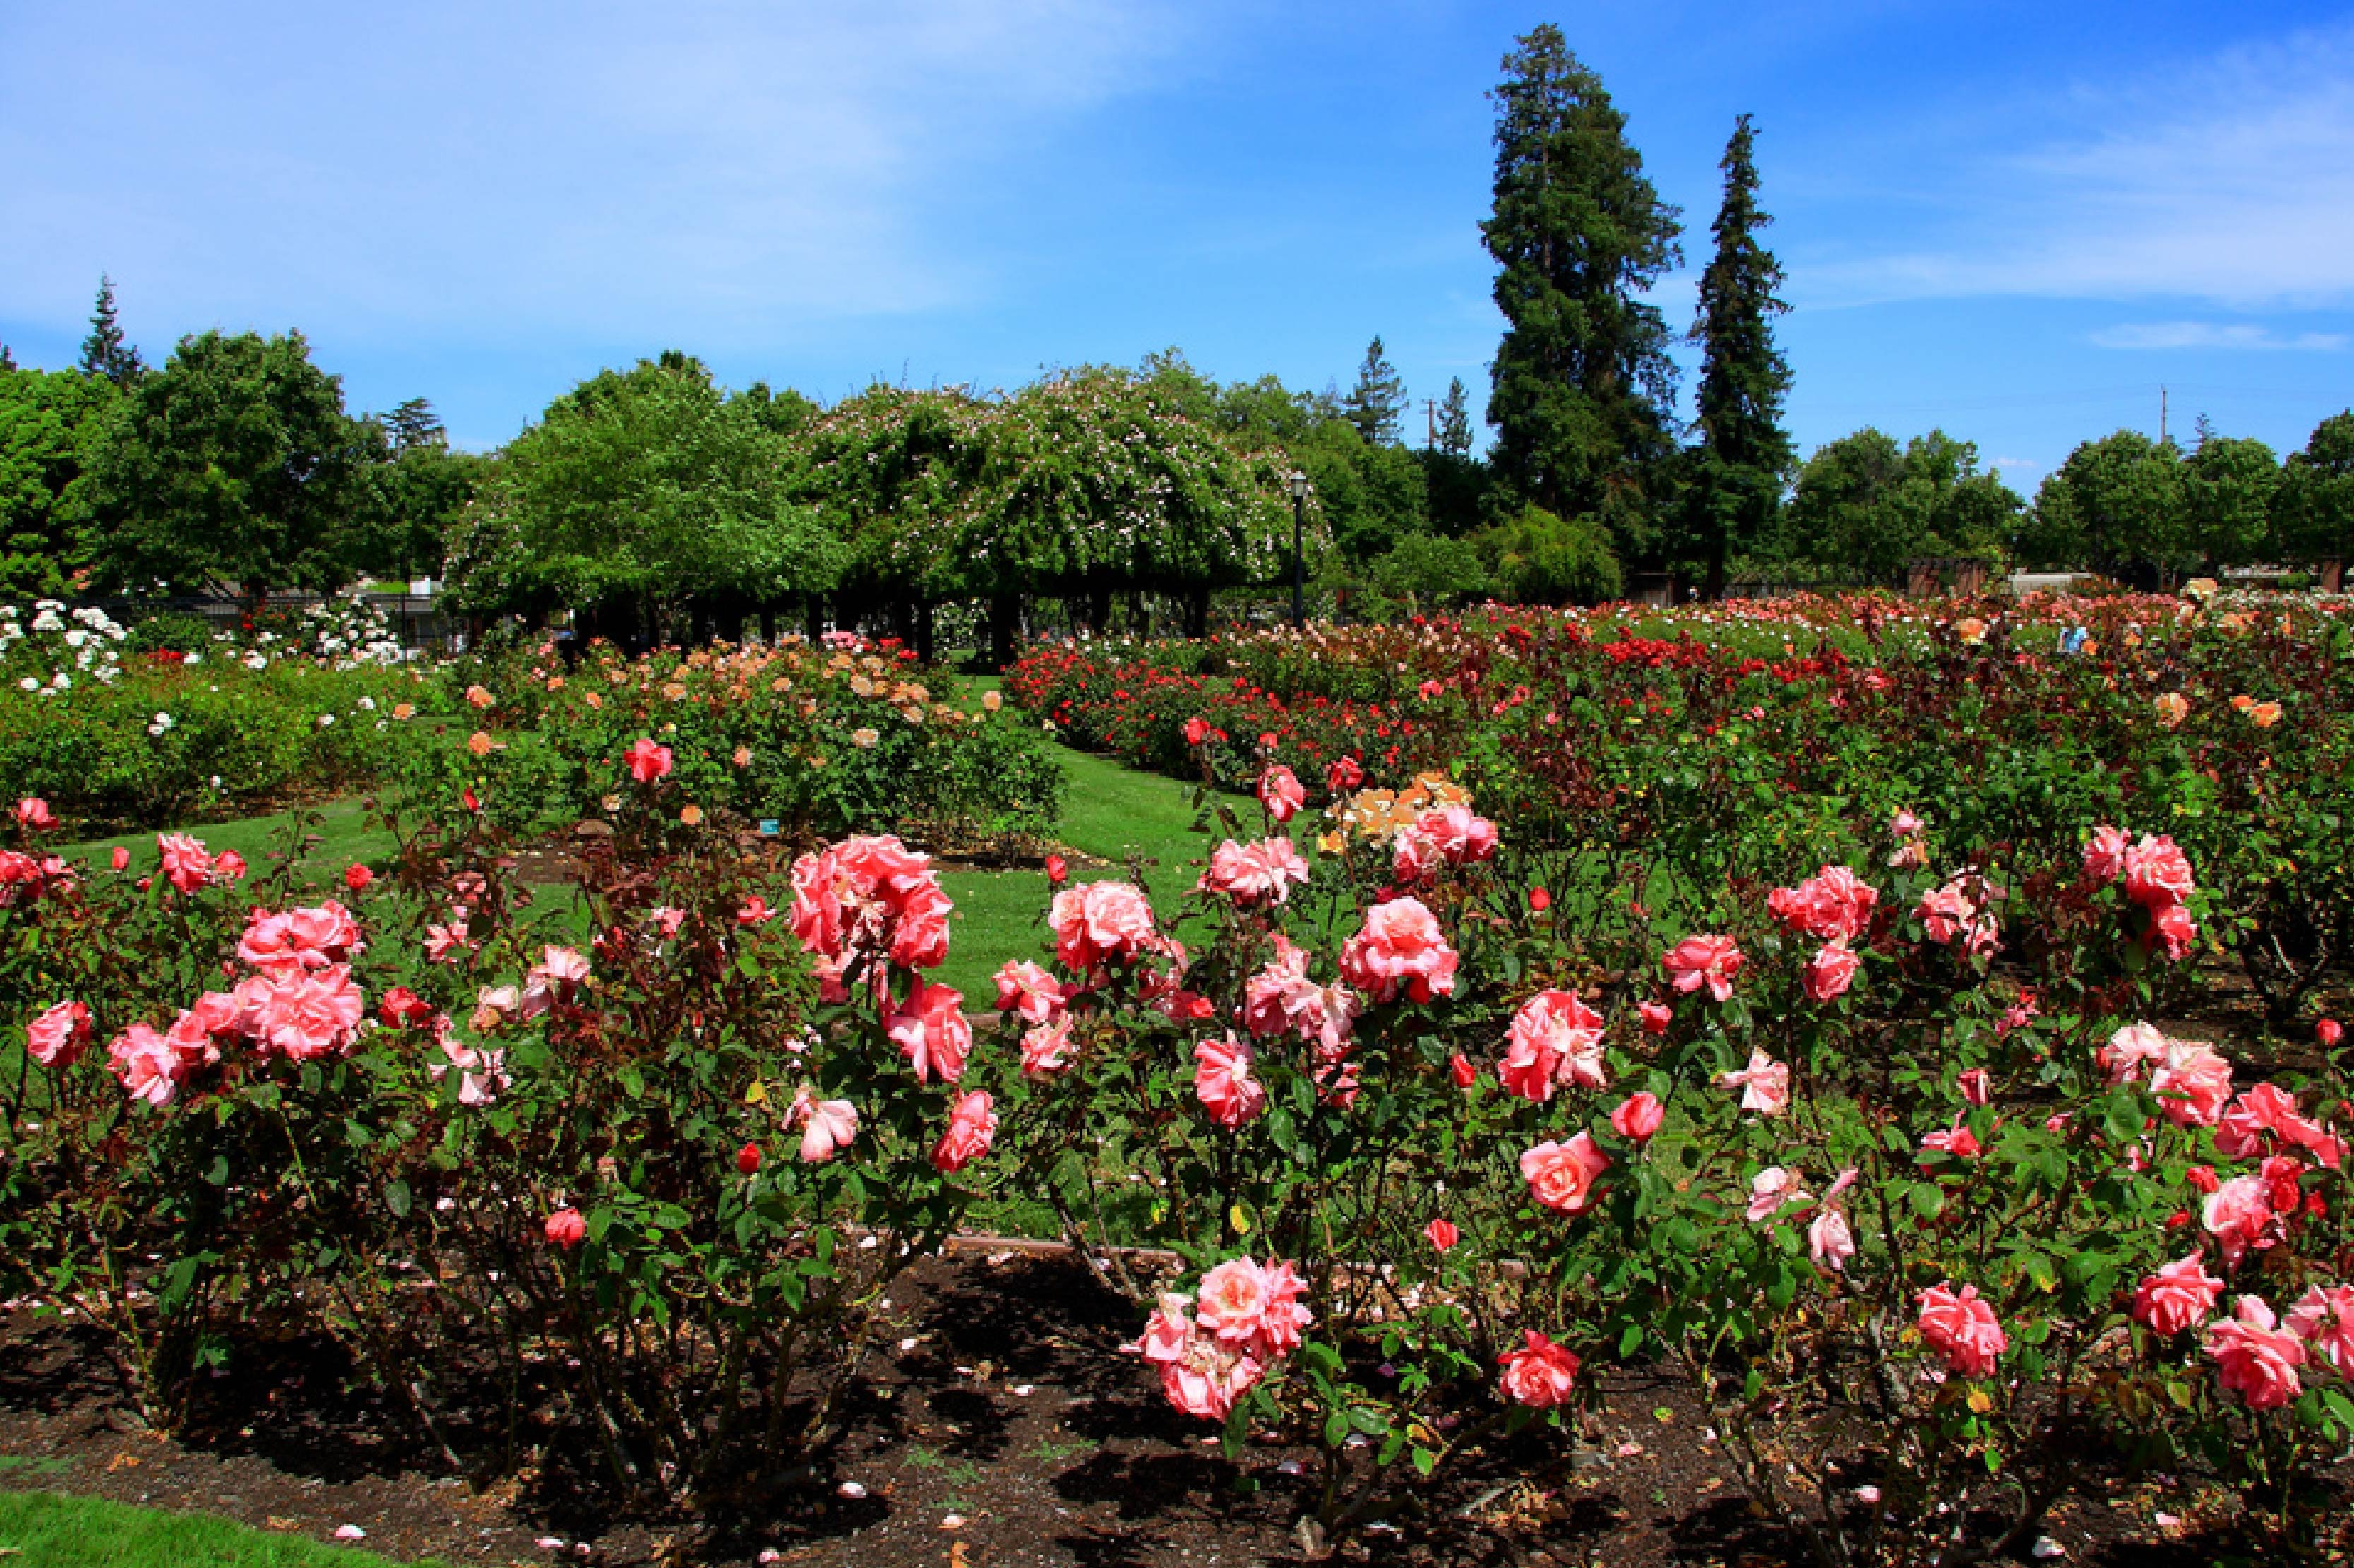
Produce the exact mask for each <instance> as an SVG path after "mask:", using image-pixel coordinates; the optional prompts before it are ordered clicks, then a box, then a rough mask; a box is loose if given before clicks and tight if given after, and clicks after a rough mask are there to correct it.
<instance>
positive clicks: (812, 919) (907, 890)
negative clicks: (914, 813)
mask: <svg viewBox="0 0 2354 1568" xmlns="http://www.w3.org/2000/svg"><path fill="white" fill-rule="evenodd" d="M766 907H767V906H766V904H765V902H763V903H762V905H761V908H762V913H763V916H765V913H766ZM954 908H955V905H954V904H953V903H952V902H951V901H950V900H949V895H947V894H946V893H945V892H943V891H941V888H940V885H939V880H938V877H937V876H935V875H934V874H933V873H932V870H931V862H930V860H929V858H928V857H927V856H924V855H921V854H917V853H915V852H914V851H912V850H910V849H908V848H907V846H906V845H905V844H903V843H901V842H899V841H898V840H897V839H896V838H894V837H892V836H890V835H888V834H885V835H882V836H879V837H867V838H853V839H844V840H843V842H841V843H838V844H835V845H832V847H830V848H827V849H823V850H820V851H818V852H816V853H812V854H805V855H803V856H801V859H799V860H797V861H795V862H794V863H793V907H792V913H791V915H790V917H789V921H788V923H789V924H790V926H791V927H792V932H793V936H794V938H795V939H796V940H798V941H799V942H800V943H801V947H802V948H804V949H805V950H806V951H808V952H809V953H810V954H811V957H813V958H814V959H817V960H818V965H819V969H820V973H821V977H823V976H825V975H826V974H828V973H829V972H830V973H831V975H832V977H833V989H834V990H836V991H839V989H840V980H841V977H842V976H843V974H844V973H845V972H846V971H847V970H849V969H850V968H851V967H852V966H853V965H854V964H860V963H871V962H873V961H875V959H888V960H889V961H890V962H892V963H894V964H896V965H898V966H899V967H901V968H903V969H937V968H938V967H939V965H940V964H942V963H943V962H945V961H946V960H947V959H948V955H949V914H950V912H951V911H952V910H953V909H954ZM834 1000H839V997H836V998H834Z"/></svg>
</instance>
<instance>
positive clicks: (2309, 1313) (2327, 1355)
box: [2288, 1285, 2354, 1379]
mask: <svg viewBox="0 0 2354 1568" xmlns="http://www.w3.org/2000/svg"><path fill="white" fill-rule="evenodd" d="M2288 1326H2289V1328H2290V1330H2292V1331H2294V1332H2295V1333H2296V1337H2297V1338H2298V1339H2300V1340H2304V1341H2306V1343H2307V1344H2309V1345H2311V1346H2312V1347H2313V1354H2314V1356H2315V1357H2317V1359H2319V1360H2321V1361H2327V1363H2328V1364H2329V1365H2330V1366H2331V1367H2332V1368H2334V1369H2336V1371H2337V1372H2338V1376H2340V1377H2342V1378H2348V1379H2354V1285H2332V1286H2329V1287H2327V1288H2324V1287H2321V1286H2318V1285H2316V1286H2312V1287H2308V1288H2307V1289H2306V1293H2305V1296H2304V1298H2302V1299H2301V1300H2299V1301H2298V1302H2297V1304H2296V1306H2294V1307H2292V1308H2289V1309H2288Z"/></svg>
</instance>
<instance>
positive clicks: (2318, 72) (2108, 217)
mask: <svg viewBox="0 0 2354 1568" xmlns="http://www.w3.org/2000/svg"><path fill="white" fill-rule="evenodd" d="M2001 119H2002V122H2004V124H2005V125H2006V126H2009V125H2017V124H2020V123H2027V124H2034V123H2036V122H2037V121H2038V120H2039V119H2041V120H2042V121H2043V122H2045V123H2046V128H2045V129H2044V130H2043V131H2042V132H2041V136H2042V140H2041V143H2040V144H2039V145H2037V146H2035V147H2033V148H2031V150H2029V151H2026V152H2024V153H2011V154H1995V153H1988V154H1981V155H1980V156H1978V158H1977V159H1976V160H1975V161H1974V162H1970V163H1967V164H1964V165H1962V166H1961V167H1959V168H1956V169H1955V170H1953V171H1952V172H1950V173H1949V174H1946V175H1939V174H1938V173H1937V172H1936V171H1935V170H1934V169H1933V170H1930V171H1927V172H1926V173H1925V174H1923V175H1920V176H1919V177H1920V178H1921V179H1923V180H1925V182H1926V188H1925V189H1923V188H1921V187H1918V186H1916V187H1915V192H1914V194H1918V195H1923V196H1925V197H1926V198H1927V202H1928V206H1929V209H1930V212H1929V216H1928V217H1927V218H1926V220H1925V221H1926V224H1927V225H1928V226H1929V227H1930V228H1932V229H1933V232H1929V233H1925V234H1921V235H1919V236H1917V237H1916V238H1914V241H1913V242H1912V243H1910V244H1900V245H1899V246H1897V247H1895V248H1892V249H1888V250H1885V251H1882V253H1880V254H1877V255H1870V256H1860V257H1857V256H1851V257H1849V258H1846V259H1836V258H1833V259H1827V260H1826V264H1825V265H1823V266H1820V267H1818V268H1816V269H1813V270H1812V275H1811V276H1807V277H1803V278H1801V279H1798V280H1795V281H1797V282H1801V283H1803V284H1804V285H1805V287H1806V289H1807V291H1808V293H1809V294H1811V295H1815V296H1817V297H1816V298H1813V299H1810V300H1809V301H1808V302H1810V303H1821V304H1834V303H1855V302H1872V301H1882V300H1895V299H1911V298H1924V297H1954V296H1967V295H1988V294H2012V295H2040V296H2045V297H2059V298H2107V299H2125V298H2141V297H2149V296H2155V295H2172V296H2178V297H2190V298H2198V299H2205V300H2211V301H2215V302H2222V303H2225V304H2228V305H2231V306H2233V307H2235V308H2243V309H2244V308H2253V307H2277V306H2284V305H2288V306H2296V305H2302V306H2329V305H2337V304H2342V303H2344V302H2348V301H2349V300H2354V267H2349V265H2348V260H2347V259H2348V258H2349V256H2354V157H2349V154H2348V149H2349V148H2354V32H2349V31H2346V30H2339V31H2336V32H2331V33H2317V34H2308V35H2302V36H2299V37H2295V38H2292V39H2289V40H2287V41H2285V42H2283V43H2280V44H2277V45H2272V46H2266V47H2263V48H2242V49H2237V50H2234V51H2232V53H2230V54H2227V55H2224V56H2222V57H2221V58H2216V59H2213V60H2211V61H2208V62H2205V63H2204V64H2202V65H2200V66H2196V67H2193V68H2189V69H2183V70H2180V71H2178V72H2175V73H2171V74H2170V75H2168V77H2167V78H2165V79H2147V80H2143V81H2140V82H2137V83H2134V84H2131V85H2129V86H2125V87H2104V88H2099V89H2081V90H2076V91H2073V92H2070V93H2064V94H2057V95H2047V96H2046V97H2045V98H2043V99H2041V100H2039V101H2031V102H2026V103H2021V104H2017V105H2008V106H2004V111H2003V113H2002V115H2001ZM1886 216H1887V217H1888V218H1889V220H1890V221H1892V222H1894V221H1901V217H1899V215H1898V209H1895V208H1894V207H1893V206H1892V208H1891V209H1890V210H1889V212H1888V213H1887V215H1886Z"/></svg>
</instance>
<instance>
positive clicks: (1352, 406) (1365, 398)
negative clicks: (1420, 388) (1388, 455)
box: [1341, 335, 1405, 446]
mask: <svg viewBox="0 0 2354 1568" xmlns="http://www.w3.org/2000/svg"><path fill="white" fill-rule="evenodd" d="M1341 408H1342V409H1343V410H1344V411H1345V412H1346V414H1347V416H1348V419H1349V423H1350V424H1352V425H1353V426H1355V427H1356V429H1357V434H1358V435H1359V436H1360V437H1362V438H1363V440H1364V441H1365V443H1366V444H1367V445H1368V446H1395V445H1397V444H1398V442H1399V441H1400V440H1403V439H1404V437H1403V434H1402V432H1401V430H1400V428H1399V419H1400V417H1401V416H1402V415H1403V414H1404V413H1405V381H1403V380H1401V379H1400V378H1399V376H1398V373H1397V366H1394V365H1392V364H1391V363H1390V362H1389V359H1388V357H1387V356H1386V355H1384V352H1383V349H1382V340H1381V338H1380V337H1379V336H1378V335H1377V336H1375V337H1374V339H1373V342H1372V343H1371V344H1368V345H1366V348H1365V359H1364V363H1363V364H1362V365H1360V366H1357V384H1356V385H1355V386H1354V387H1351V388H1349V395H1348V397H1344V398H1342V399H1341Z"/></svg>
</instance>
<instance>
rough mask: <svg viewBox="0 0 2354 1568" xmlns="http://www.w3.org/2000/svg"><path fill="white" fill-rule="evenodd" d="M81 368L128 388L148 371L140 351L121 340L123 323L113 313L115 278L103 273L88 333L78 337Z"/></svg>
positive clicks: (85, 371) (86, 373) (87, 373)
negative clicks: (86, 335)
mask: <svg viewBox="0 0 2354 1568" xmlns="http://www.w3.org/2000/svg"><path fill="white" fill-rule="evenodd" d="M81 371H82V374H83V375H85V376H105V377H106V378H107V379H108V380H109V381H111V382H113V383H114V384H115V385H116V386H117V387H128V386H130V385H131V384H132V383H133V382H134V381H136V380H138V379H139V378H140V376H143V375H145V374H146V373H147V366H146V365H145V363H144V362H143V361H142V360H141V359H140V357H139V351H138V350H137V349H135V348H133V347H132V346H131V345H130V344H128V343H126V342H125V341H123V336H122V323H121V322H119V321H117V320H116V319H115V314H114V280H113V279H112V278H110V277H107V276H105V275H104V274H102V273H101V275H100V277H99V280H98V302H97V304H95V305H94V306H92V307H91V310H90V335H89V336H88V337H86V338H83V339H82V340H81Z"/></svg>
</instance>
